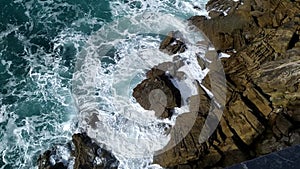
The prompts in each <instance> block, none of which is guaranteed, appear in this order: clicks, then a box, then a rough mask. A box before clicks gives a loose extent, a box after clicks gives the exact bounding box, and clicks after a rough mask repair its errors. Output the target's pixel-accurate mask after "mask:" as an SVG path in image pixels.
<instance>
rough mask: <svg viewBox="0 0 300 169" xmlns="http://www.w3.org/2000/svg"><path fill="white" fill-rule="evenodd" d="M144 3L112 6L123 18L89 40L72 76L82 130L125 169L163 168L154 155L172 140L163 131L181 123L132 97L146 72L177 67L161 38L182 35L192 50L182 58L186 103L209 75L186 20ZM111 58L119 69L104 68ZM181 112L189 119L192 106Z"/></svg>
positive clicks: (158, 5)
mask: <svg viewBox="0 0 300 169" xmlns="http://www.w3.org/2000/svg"><path fill="white" fill-rule="evenodd" d="M155 2H156V1H155ZM141 3H142V7H141V8H140V9H136V8H135V9H129V8H130V7H129V6H126V5H127V4H123V3H121V2H112V10H113V11H114V12H115V16H119V15H120V13H121V14H123V17H116V18H115V21H114V22H112V23H110V24H107V25H104V26H103V27H102V28H101V29H100V30H99V31H98V32H97V33H95V34H93V35H92V36H91V37H90V38H89V40H88V41H87V43H86V46H85V48H84V49H83V50H82V51H81V53H80V54H79V55H78V60H77V65H76V72H75V74H74V76H73V80H74V81H73V93H74V96H75V99H76V102H77V104H78V105H77V106H78V108H79V111H80V117H81V122H80V127H81V128H82V130H84V131H87V133H88V135H89V136H90V137H92V138H94V139H95V140H96V141H98V142H99V143H101V144H104V145H105V146H106V147H107V148H108V149H109V150H111V151H112V153H113V154H114V155H115V156H116V157H117V159H118V160H119V161H120V165H119V168H120V169H122V168H130V169H133V168H160V167H159V166H158V165H151V162H152V156H153V153H154V151H157V150H160V149H162V148H163V147H164V146H165V145H166V144H167V143H168V141H169V139H170V136H168V135H165V134H164V129H165V127H162V126H165V124H169V125H174V124H175V120H176V117H175V118H172V119H171V120H159V119H157V118H156V117H155V116H154V112H152V111H146V110H144V109H143V108H142V107H141V106H140V105H139V104H138V103H136V102H135V100H134V99H133V97H132V96H131V93H132V89H133V88H134V86H135V85H136V84H138V83H139V82H140V81H141V80H142V79H143V78H145V75H144V74H145V71H147V70H149V69H150V68H151V67H153V66H154V65H157V64H159V63H162V62H166V61H172V57H171V56H168V55H166V54H164V53H162V52H160V51H159V50H158V48H159V44H160V42H161V37H159V36H161V35H167V33H168V32H169V31H174V30H179V31H180V32H181V33H182V34H183V35H184V38H185V39H187V44H188V48H189V49H188V50H187V52H186V53H185V54H182V56H183V59H184V60H185V66H184V67H182V69H181V71H183V72H185V73H186V75H187V78H186V79H185V80H184V81H177V82H176V83H177V85H178V87H179V89H180V91H181V92H182V94H183V95H184V97H185V100H187V99H188V97H190V96H192V95H196V94H197V87H196V86H197V85H196V84H195V83H194V81H195V80H198V81H201V80H202V78H203V77H204V76H205V74H206V73H207V71H204V72H202V71H201V67H200V66H199V65H198V64H197V58H196V54H195V52H197V50H200V49H196V48H194V46H195V44H196V42H198V41H201V40H204V39H203V38H202V37H201V35H200V34H199V33H198V32H195V31H193V30H192V29H190V27H188V26H187V22H185V21H184V20H183V19H182V18H180V17H176V16H174V15H172V14H165V13H162V12H160V10H161V9H163V8H161V5H162V4H163V3H166V2H165V1H159V2H157V3H153V4H151V2H150V1H142V2H141ZM144 3H147V5H145V4H144ZM149 3H150V5H149ZM151 5H153V6H151ZM163 5H164V4H163ZM165 5H166V4H165ZM145 6H147V7H146V8H145V9H144V8H143V7H145ZM149 8H150V9H153V11H154V12H153V11H151V10H149ZM158 12H159V13H158ZM183 14H184V15H187V14H186V13H183ZM124 15H125V16H124ZM128 15H129V16H128ZM195 50H196V51H195ZM111 51H115V53H114V52H113V54H111V53H110V52H111ZM116 53H117V54H116ZM202 53H203V51H202ZM114 54H116V55H114ZM107 58H109V59H111V60H112V61H113V62H114V64H111V65H105V66H104V63H105V62H107V60H105V59H107ZM186 104H187V101H186ZM176 111H177V113H175V114H177V115H179V114H180V113H185V112H187V111H188V106H183V107H182V108H181V109H176Z"/></svg>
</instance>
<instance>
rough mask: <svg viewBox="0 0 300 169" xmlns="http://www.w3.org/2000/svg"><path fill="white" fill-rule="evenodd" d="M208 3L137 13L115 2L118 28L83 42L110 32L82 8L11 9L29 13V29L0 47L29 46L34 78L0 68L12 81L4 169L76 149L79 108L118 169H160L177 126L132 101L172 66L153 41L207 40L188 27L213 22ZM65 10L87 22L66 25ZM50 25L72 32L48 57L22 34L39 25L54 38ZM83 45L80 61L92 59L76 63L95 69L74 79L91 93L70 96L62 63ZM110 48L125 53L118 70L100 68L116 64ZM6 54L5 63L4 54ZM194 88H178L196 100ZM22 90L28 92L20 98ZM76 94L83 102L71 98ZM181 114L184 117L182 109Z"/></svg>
mask: <svg viewBox="0 0 300 169" xmlns="http://www.w3.org/2000/svg"><path fill="white" fill-rule="evenodd" d="M206 1H207V0H204V1H196V0H195V1H187V0H186V1H181V0H175V1H168V0H162V1H161V0H146V1H144V0H141V1H136V2H139V3H141V7H139V8H137V7H132V4H130V3H125V2H122V1H111V3H110V4H111V9H112V13H113V19H114V21H113V23H110V24H107V25H106V26H104V27H103V28H102V29H101V30H100V31H98V32H96V33H94V34H92V35H91V36H90V37H88V38H87V35H88V34H85V35H83V34H82V32H80V31H78V30H79V29H80V27H81V26H85V27H88V28H89V29H91V30H94V29H96V28H97V27H100V26H101V25H103V24H104V22H103V20H99V18H97V17H95V16H92V15H91V14H90V13H89V12H90V11H83V10H81V9H80V8H79V7H78V6H76V4H68V3H66V2H62V1H58V2H54V1H52V0H46V1H33V0H29V1H23V0H15V1H14V2H13V3H15V4H20V5H22V6H24V8H25V13H24V16H26V17H27V18H28V22H27V23H26V24H24V25H8V26H7V27H6V31H4V32H1V34H0V39H4V38H6V36H8V35H9V34H13V33H14V32H16V33H15V35H14V36H15V37H17V39H18V40H20V41H21V42H22V45H23V46H24V57H23V58H24V59H25V60H26V61H27V62H28V67H26V68H25V71H28V75H25V77H22V78H19V79H18V78H17V77H14V76H15V74H14V72H11V71H10V70H11V69H10V66H11V63H10V62H9V61H6V60H1V64H2V65H4V66H5V69H6V70H5V72H7V73H8V74H10V75H12V77H11V78H9V79H8V82H7V84H6V86H8V87H9V89H7V94H5V96H4V95H1V96H0V97H1V99H0V102H1V109H0V111H1V112H0V126H1V127H2V128H1V130H0V137H1V141H0V155H1V159H2V160H0V163H1V161H2V162H4V165H3V166H1V167H0V168H1V169H2V168H5V167H13V168H35V167H36V166H35V165H36V162H35V161H34V160H36V159H37V156H38V155H39V154H41V153H42V152H43V151H45V150H46V149H48V148H50V147H51V146H53V145H55V144H63V143H65V142H67V141H70V140H71V135H72V133H73V132H74V131H76V130H77V129H76V122H74V121H72V119H73V118H74V117H75V116H76V111H77V110H76V107H75V103H74V102H75V101H76V104H77V108H79V110H81V111H82V112H83V113H91V112H96V113H97V116H98V118H99V122H98V123H97V125H98V127H99V128H100V127H102V129H103V130H95V129H93V128H87V130H88V133H89V135H90V136H93V137H94V138H96V140H97V141H99V142H101V143H104V144H105V145H106V146H107V147H108V148H110V149H111V150H112V152H113V154H114V155H116V157H117V158H118V160H119V161H120V167H119V168H130V169H135V168H149V169H150V168H151V169H157V168H160V166H158V165H154V164H151V162H152V154H153V151H155V150H158V149H160V148H162V147H163V146H164V145H166V144H167V142H168V140H169V136H166V135H165V134H164V132H163V129H164V128H165V127H167V126H168V125H174V123H175V120H176V118H174V117H173V118H172V119H171V120H168V119H166V120H158V119H157V118H156V117H155V116H154V113H153V112H151V111H145V110H144V109H142V108H141V107H140V105H139V104H137V103H136V102H135V101H134V99H133V98H132V97H131V93H132V89H133V88H134V87H135V85H136V84H138V83H139V82H140V81H141V80H142V79H143V78H145V77H144V73H145V71H146V70H147V69H149V68H151V67H152V66H154V65H156V64H159V63H161V62H164V61H170V60H172V58H171V57H170V56H167V55H165V54H163V53H161V52H159V51H158V50H157V49H158V47H159V43H160V41H161V39H160V37H159V36H153V35H149V34H148V33H154V34H156V35H166V34H167V33H168V32H169V31H172V30H180V31H181V32H182V33H183V34H184V36H185V38H186V39H188V40H189V43H190V44H194V43H195V42H197V41H198V40H201V37H199V36H196V35H199V34H197V33H196V34H193V33H191V32H190V30H189V29H186V28H187V26H186V23H185V22H184V21H183V20H184V19H187V18H188V17H190V16H193V15H207V12H206V11H205V10H199V8H201V9H204V5H205V4H206ZM34 5H36V6H38V9H39V10H36V8H34V7H33V6H34ZM194 6H197V7H199V8H194ZM60 9H63V10H64V11H75V13H74V15H76V16H79V15H84V17H81V18H79V19H78V20H74V21H70V23H66V21H64V20H63V19H61V18H60V15H61V12H62V11H61V10H60ZM85 13H86V14H85ZM161 14H162V15H161ZM141 20H143V21H144V22H141ZM51 22H56V23H60V24H61V25H63V26H65V27H66V29H64V30H63V31H61V30H57V31H59V33H58V35H57V36H56V37H55V38H54V39H51V42H52V43H53V45H54V46H53V51H50V52H47V51H45V49H43V48H41V47H40V46H38V45H37V44H34V43H32V42H31V40H32V39H34V38H36V36H38V35H36V34H33V35H31V36H30V37H26V36H24V35H23V34H22V33H19V32H18V31H19V28H20V27H21V26H24V27H25V29H26V30H27V31H29V32H31V31H33V30H34V28H35V26H36V24H41V26H40V27H43V28H45V30H46V31H48V30H52V29H53V28H52V27H51V26H52V25H51ZM55 29H56V28H55ZM87 39H88V41H87V42H86V40H87ZM0 43H1V42H0ZM83 43H86V46H85V49H84V50H83V51H82V53H81V54H83V53H84V52H86V53H85V54H86V55H85V56H86V57H84V58H81V57H79V58H78V62H79V64H80V62H82V64H80V65H84V63H89V64H88V65H86V68H84V67H80V68H76V69H77V70H80V71H81V73H78V74H74V78H78V79H83V80H84V81H82V82H84V83H83V84H85V85H84V87H83V88H80V87H78V86H77V87H78V88H75V91H72V93H71V89H70V86H69V85H70V84H69V83H70V81H69V79H68V76H70V74H69V73H70V71H71V70H70V69H69V67H67V66H65V65H64V62H65V60H63V59H62V58H60V57H57V56H60V55H61V53H63V52H65V50H66V47H68V46H71V47H74V48H75V51H76V52H77V53H79V51H81V49H82V44H83ZM32 47H35V48H36V51H34V50H33V48H32ZM100 47H101V48H100ZM112 47H114V48H115V50H116V51H118V52H119V55H118V57H114V58H113V59H112V61H113V62H115V63H116V64H115V63H114V64H112V65H103V64H104V63H105V62H106V61H104V60H103V61H100V62H99V59H100V60H101V59H105V57H102V56H104V55H108V56H107V57H106V59H108V60H109V59H111V58H110V57H111V55H110V54H109V52H111V51H109V50H110V49H112ZM1 50H3V51H1V53H0V56H2V53H3V52H4V51H5V49H1ZM80 56H81V55H80ZM100 56H101V57H100ZM95 57H96V58H95ZM186 57H187V58H188V57H189V56H186ZM80 59H83V60H80ZM95 59H96V60H95ZM97 59H98V60H97ZM191 61H192V60H191ZM192 62H194V60H193V61H192ZM190 66H192V67H189V66H188V67H186V68H187V69H186V70H188V68H195V67H194V66H195V65H193V64H192V65H190ZM183 69H185V68H183ZM1 73H2V72H1ZM91 73H92V74H91ZM195 73H196V72H194V73H192V74H191V75H192V76H194V75H195ZM198 73H199V72H198ZM204 74H205V73H204ZM204 74H201V75H200V76H197V78H201V77H202V76H203V75H204ZM192 83H193V80H191V78H187V79H186V81H185V82H178V85H179V88H180V89H181V92H183V93H187V94H186V95H185V98H188V96H189V95H192V94H194V93H195V90H194V89H193V88H192V87H193V84H192ZM23 84H26V85H23ZM77 85H78V84H77ZM20 86H22V87H23V89H22V90H17V88H20ZM79 86H80V85H79ZM124 86H125V87H124ZM76 89H78V90H77V91H76ZM87 89H88V90H87ZM90 89H92V90H90ZM188 90H190V91H189V92H187V91H188ZM91 91H92V93H91ZM74 92H75V93H74ZM76 92H79V93H76ZM84 92H87V93H84ZM72 94H74V95H76V96H77V97H75V98H73V96H72ZM7 96H14V97H16V98H17V101H16V102H15V103H13V104H12V105H2V102H3V100H2V98H4V97H7ZM73 99H75V101H74V100H73ZM29 105H30V106H32V107H30V106H29ZM185 108H186V107H185ZM178 111H182V112H186V110H183V109H182V110H178ZM82 115H83V116H84V115H85V114H82ZM88 115H89V114H88ZM88 115H87V116H88ZM83 123H84V121H82V125H83ZM164 124H167V125H164ZM83 126H90V125H83ZM162 126H163V127H162ZM65 151H67V150H65ZM61 152H62V153H61V154H62V155H61V156H62V157H63V159H64V161H66V160H67V159H69V158H70V157H69V156H68V155H66V154H64V153H63V152H64V149H63V148H62V149H61ZM128 152H129V154H126V153H128ZM133 157H137V158H133ZM71 165H72V161H71V164H70V166H69V168H72V167H71Z"/></svg>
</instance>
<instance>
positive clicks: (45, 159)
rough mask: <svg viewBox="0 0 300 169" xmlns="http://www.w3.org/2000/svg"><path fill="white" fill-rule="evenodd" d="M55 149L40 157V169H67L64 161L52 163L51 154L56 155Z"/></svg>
mask: <svg viewBox="0 0 300 169" xmlns="http://www.w3.org/2000/svg"><path fill="white" fill-rule="evenodd" d="M55 154H56V151H55V149H52V150H47V151H45V152H44V153H43V155H41V156H40V157H39V159H38V168H39V169H67V168H68V167H67V166H65V165H64V164H63V162H57V163H54V164H53V163H51V156H53V155H55Z"/></svg>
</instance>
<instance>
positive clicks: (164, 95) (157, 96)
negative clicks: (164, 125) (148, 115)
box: [132, 68, 181, 118]
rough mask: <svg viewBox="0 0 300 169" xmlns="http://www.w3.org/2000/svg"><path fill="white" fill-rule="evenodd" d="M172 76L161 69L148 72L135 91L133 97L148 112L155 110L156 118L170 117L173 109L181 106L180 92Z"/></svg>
mask: <svg viewBox="0 0 300 169" xmlns="http://www.w3.org/2000/svg"><path fill="white" fill-rule="evenodd" d="M170 78H172V77H171V76H170V75H168V74H166V72H165V71H163V70H161V69H159V68H152V69H151V70H150V71H148V72H147V79H145V80H143V81H142V82H141V83H140V84H139V85H137V86H136V87H135V88H134V90H133V94H132V95H133V97H134V98H135V99H136V100H137V102H138V103H140V105H141V106H142V107H143V108H144V109H146V110H154V111H155V114H156V116H158V117H161V118H166V117H170V116H171V115H172V109H174V108H175V107H180V106H181V94H180V91H179V90H178V89H177V88H176V87H175V86H174V84H173V83H172V81H171V80H170Z"/></svg>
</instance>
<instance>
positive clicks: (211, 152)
mask: <svg viewBox="0 0 300 169" xmlns="http://www.w3.org/2000/svg"><path fill="white" fill-rule="evenodd" d="M207 9H208V11H210V16H211V19H207V18H206V17H204V16H195V17H192V18H190V19H189V21H190V23H191V24H193V25H195V26H196V27H198V28H199V30H200V31H202V32H203V33H204V34H205V35H206V36H207V37H208V38H209V40H210V41H211V43H212V44H213V45H214V46H215V48H216V49H217V50H220V51H222V52H227V53H229V54H231V57H230V58H226V59H223V60H222V62H223V68H224V71H225V73H226V81H227V82H226V90H227V94H226V106H225V108H224V111H223V117H222V119H221V121H220V124H219V127H218V129H217V130H216V131H215V132H214V134H213V136H212V137H211V138H210V139H209V140H208V141H206V142H205V143H202V144H200V143H199V142H198V137H199V133H200V131H199V130H201V128H202V126H203V121H204V118H205V112H206V111H207V110H199V112H198V116H197V119H196V122H195V125H194V127H193V128H192V129H191V131H190V132H189V133H188V135H187V136H186V137H185V138H184V139H183V140H182V141H181V142H180V143H179V144H178V145H177V146H175V147H174V148H172V149H171V150H169V151H166V152H163V153H158V154H157V156H156V157H155V160H154V162H155V163H158V164H160V165H162V166H163V167H168V168H176V169H178V168H180V169H181V168H185V169H192V168H197V169H198V168H213V167H226V166H230V165H233V164H235V163H238V162H241V161H244V160H248V159H251V158H254V157H257V156H260V155H264V154H268V153H270V152H273V151H277V150H280V149H282V148H284V147H287V146H291V145H295V144H300V129H299V127H300V121H299V116H300V115H299V114H300V111H299V107H300V99H299V98H300V83H299V82H300V42H299V34H300V33H299V30H300V15H299V13H300V1H299V0H295V1H289V0H272V1H262V0H244V1H239V2H234V1H232V0H211V1H209V3H208V4H207ZM224 11H225V12H224ZM212 73H214V71H211V72H210V73H209V75H208V76H207V77H206V78H205V79H204V81H203V85H204V86H205V87H206V88H208V89H210V88H211V85H210V84H211V82H212V81H217V80H218V79H210V75H211V74H212ZM214 78H215V77H214ZM219 88H220V89H222V88H224V86H219ZM213 91H214V93H213V94H214V95H215V96H216V97H217V98H218V91H216V90H213ZM220 91H221V90H220ZM203 99H204V100H207V101H209V99H210V98H209V97H206V98H205V97H204V98H203V97H202V100H203ZM200 107H201V106H200Z"/></svg>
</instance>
